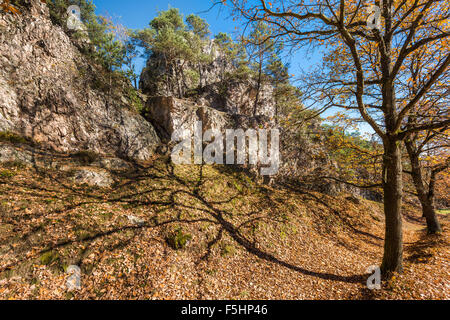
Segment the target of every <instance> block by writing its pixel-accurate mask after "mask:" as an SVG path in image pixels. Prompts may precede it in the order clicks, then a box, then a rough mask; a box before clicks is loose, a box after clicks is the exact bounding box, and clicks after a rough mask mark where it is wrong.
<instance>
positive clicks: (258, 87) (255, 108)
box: [253, 58, 263, 117]
mask: <svg viewBox="0 0 450 320" xmlns="http://www.w3.org/2000/svg"><path fill="white" fill-rule="evenodd" d="M262 64H263V62H262V58H260V62H259V70H258V84H257V88H256V98H255V106H254V108H253V116H254V117H255V116H256V112H257V111H258V103H259V92H260V91H261V81H262V71H263V70H262V67H263V65H262Z"/></svg>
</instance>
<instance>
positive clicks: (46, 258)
mask: <svg viewBox="0 0 450 320" xmlns="http://www.w3.org/2000/svg"><path fill="white" fill-rule="evenodd" d="M58 260H59V254H58V252H56V251H48V252H46V253H44V254H43V255H42V256H41V258H40V261H41V264H42V265H45V266H49V265H51V264H53V263H54V262H56V261H58Z"/></svg>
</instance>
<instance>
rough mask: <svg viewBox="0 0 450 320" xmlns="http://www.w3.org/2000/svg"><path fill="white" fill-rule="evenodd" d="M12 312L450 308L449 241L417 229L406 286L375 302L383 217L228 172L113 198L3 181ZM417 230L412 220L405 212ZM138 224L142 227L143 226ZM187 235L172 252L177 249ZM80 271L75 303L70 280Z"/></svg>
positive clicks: (141, 172)
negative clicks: (185, 302) (249, 305)
mask: <svg viewBox="0 0 450 320" xmlns="http://www.w3.org/2000/svg"><path fill="white" fill-rule="evenodd" d="M3 169H4V170H9V171H10V172H12V173H13V174H11V175H7V176H0V279H1V280H0V298H2V299H72V298H74V299H353V298H354V299H368V298H369V299H370V298H380V299H411V298H412V299H428V298H433V299H448V298H450V290H449V288H448V280H449V278H450V276H449V273H448V271H447V270H449V268H448V252H449V251H448V232H446V233H444V235H442V236H441V237H438V238H435V239H434V238H433V239H431V238H429V237H426V236H425V234H424V233H423V231H417V229H423V228H424V226H423V225H422V224H421V222H417V219H406V220H407V221H412V222H407V224H408V225H407V226H410V225H412V224H414V226H415V227H416V228H405V242H406V243H407V244H406V252H405V273H404V274H403V275H400V276H395V277H394V278H393V279H390V280H389V281H387V282H385V283H384V288H383V290H382V291H379V292H371V291H369V290H367V289H366V286H365V282H366V279H367V277H368V275H366V270H367V268H368V267H369V266H371V265H376V264H377V263H378V262H379V261H380V260H381V254H382V245H383V240H382V237H383V216H382V213H381V207H380V205H379V204H376V203H373V202H369V201H362V203H361V204H355V203H353V202H351V201H348V200H346V199H345V198H346V197H345V196H342V197H336V198H334V197H329V196H326V195H323V194H319V193H315V192H310V191H307V190H302V189H300V188H297V187H292V186H285V187H276V188H272V187H267V186H261V185H258V184H256V183H254V182H253V181H252V179H250V178H249V177H248V176H247V175H246V174H245V173H244V172H236V171H233V170H231V169H230V168H228V167H220V166H179V167H172V166H171V165H170V164H169V162H168V161H166V160H165V159H156V160H155V161H154V162H153V163H151V164H148V165H147V166H146V167H142V168H136V169H135V170H132V171H129V172H117V173H115V175H116V178H117V179H118V181H119V182H118V183H116V184H115V185H114V186H113V188H111V189H99V188H92V187H91V188H89V187H85V186H76V185H73V184H72V182H71V181H70V180H69V179H68V178H67V175H66V174H65V173H62V172H57V171H41V172H39V171H36V170H35V169H30V168H23V167H16V168H7V169H6V168H1V167H0V171H1V170H3ZM405 213H406V214H407V215H409V216H412V217H419V216H420V215H419V214H418V213H415V212H413V211H411V210H408V211H407V212H405ZM129 215H133V216H135V217H138V218H140V219H142V220H144V221H145V223H143V224H139V225H134V224H132V223H131V222H130V220H129V219H128V218H127V217H128V216H129ZM178 230H182V234H183V235H186V236H187V237H186V239H188V240H189V241H186V242H187V243H186V247H185V248H180V249H179V250H174V249H173V246H170V245H169V243H168V241H167V239H168V237H170V235H171V234H173V233H174V232H175V231H176V232H178ZM72 264H74V265H78V266H80V267H81V269H82V289H81V290H80V291H78V292H73V293H70V292H68V291H67V288H66V286H65V281H66V279H67V274H66V273H65V270H66V269H67V267H68V266H69V265H72Z"/></svg>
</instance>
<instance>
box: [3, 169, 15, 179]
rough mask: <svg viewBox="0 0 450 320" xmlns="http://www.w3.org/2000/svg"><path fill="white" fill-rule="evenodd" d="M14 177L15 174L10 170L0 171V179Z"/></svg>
mask: <svg viewBox="0 0 450 320" xmlns="http://www.w3.org/2000/svg"><path fill="white" fill-rule="evenodd" d="M15 175H16V173H15V172H13V171H11V170H1V171H0V178H12V177H14V176H15Z"/></svg>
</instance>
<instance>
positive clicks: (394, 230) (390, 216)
mask: <svg viewBox="0 0 450 320" xmlns="http://www.w3.org/2000/svg"><path fill="white" fill-rule="evenodd" d="M399 144H400V142H399V141H397V138H396V137H388V138H387V141H386V142H385V155H384V174H383V176H384V177H383V189H384V213H385V216H386V231H385V243H384V257H383V263H382V265H381V270H382V271H383V273H384V274H386V273H389V272H401V271H402V269H403V239H402V238H403V232H402V216H401V207H402V193H403V185H402V162H401V152H400V146H399Z"/></svg>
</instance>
